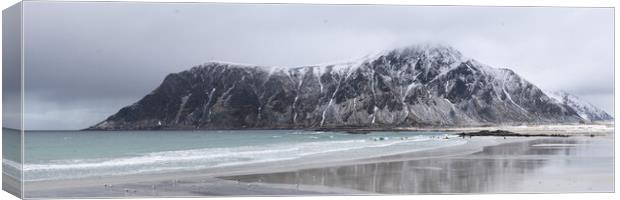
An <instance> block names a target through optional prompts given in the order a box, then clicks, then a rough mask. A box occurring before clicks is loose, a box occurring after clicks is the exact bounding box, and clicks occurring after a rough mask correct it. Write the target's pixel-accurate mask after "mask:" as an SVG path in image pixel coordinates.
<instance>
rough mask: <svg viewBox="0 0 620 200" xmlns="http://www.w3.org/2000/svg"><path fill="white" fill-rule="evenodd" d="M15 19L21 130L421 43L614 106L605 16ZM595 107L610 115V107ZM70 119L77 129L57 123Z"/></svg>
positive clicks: (122, 11)
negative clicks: (18, 24)
mask: <svg viewBox="0 0 620 200" xmlns="http://www.w3.org/2000/svg"><path fill="white" fill-rule="evenodd" d="M24 12H25V13H24V14H25V15H24V16H25V24H26V25H25V27H24V28H25V45H26V52H25V56H26V57H25V66H26V84H25V85H26V89H27V91H26V98H27V102H26V113H27V115H26V116H33V117H32V119H29V118H26V121H28V120H30V121H32V123H30V124H29V126H28V127H27V128H30V129H76V128H85V127H87V126H89V125H92V124H94V123H97V122H98V121H100V120H103V119H104V118H105V117H107V115H109V114H111V113H114V112H116V111H117V110H118V109H120V107H122V106H123V105H128V104H131V103H133V102H134V101H136V100H138V99H139V98H140V97H142V96H143V95H145V94H147V93H148V92H150V91H151V90H153V89H154V88H155V87H157V85H158V84H159V83H160V82H161V80H162V79H163V77H165V75H166V74H168V73H172V72H178V71H182V70H185V69H188V68H190V67H192V66H194V65H198V64H201V63H204V62H208V61H211V60H220V61H230V62H238V63H251V64H258V65H269V66H271V65H275V66H299V65H308V64H316V63H327V62H330V61H342V60H346V59H353V58H357V57H361V56H364V55H366V54H369V53H373V52H376V51H378V50H383V49H387V48H393V47H396V46H401V45H407V44H411V43H418V42H427V41H431V42H439V43H444V44H448V45H452V46H454V47H455V48H456V49H459V50H460V51H462V53H463V54H464V55H465V56H468V57H471V58H474V59H477V60H479V61H481V62H483V63H486V64H489V65H491V66H495V67H507V68H511V69H513V70H514V71H516V72H517V73H519V74H521V75H522V76H523V77H525V78H526V79H528V80H530V81H531V82H533V83H535V84H537V85H539V86H540V87H543V88H545V89H550V90H566V91H570V92H573V93H575V94H576V95H578V96H588V95H589V96H596V95H599V96H600V95H607V97H609V96H610V95H611V96H612V97H613V78H614V77H613V61H614V60H613V59H614V57H613V9H611V8H559V7H554V8H551V7H472V6H380V5H376V6H345V5H282V4H265V5H257V4H252V5H250V4H195V3H178V4H174V3H122V2H120V3H119V2H117V3H110V2H100V3H92V2H91V3H80V2H26V3H25V10H24ZM29 97H31V98H29ZM592 103H595V104H596V105H597V106H599V107H601V108H604V109H606V110H607V111H608V112H610V113H612V114H613V99H610V98H606V99H593V101H592ZM40 105H50V106H40ZM29 107H30V109H29ZM40 113H46V114H45V115H41V114H40ZM35 116H36V117H35ZM69 116H71V117H75V118H79V116H84V117H82V119H85V120H79V121H76V122H75V123H73V122H72V123H67V122H61V121H62V120H67V117H69ZM86 116H87V117H86ZM35 118H36V120H34V119H35ZM86 119H87V120H86Z"/></svg>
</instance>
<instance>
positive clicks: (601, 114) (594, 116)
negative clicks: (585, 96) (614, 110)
mask: <svg viewBox="0 0 620 200" xmlns="http://www.w3.org/2000/svg"><path fill="white" fill-rule="evenodd" d="M546 94H547V95H548V96H549V97H551V98H553V99H555V100H556V101H558V102H559V103H561V104H564V105H566V106H568V107H571V108H573V110H575V111H576V112H577V114H578V115H579V116H580V117H581V118H582V119H584V120H585V121H589V122H593V121H612V120H613V119H614V118H613V117H611V116H610V115H609V114H607V113H606V112H605V111H603V110H601V109H599V108H597V107H596V106H594V105H592V104H590V103H588V102H586V101H584V100H582V99H580V98H579V97H577V96H575V95H572V94H569V93H567V92H565V91H556V92H546Z"/></svg>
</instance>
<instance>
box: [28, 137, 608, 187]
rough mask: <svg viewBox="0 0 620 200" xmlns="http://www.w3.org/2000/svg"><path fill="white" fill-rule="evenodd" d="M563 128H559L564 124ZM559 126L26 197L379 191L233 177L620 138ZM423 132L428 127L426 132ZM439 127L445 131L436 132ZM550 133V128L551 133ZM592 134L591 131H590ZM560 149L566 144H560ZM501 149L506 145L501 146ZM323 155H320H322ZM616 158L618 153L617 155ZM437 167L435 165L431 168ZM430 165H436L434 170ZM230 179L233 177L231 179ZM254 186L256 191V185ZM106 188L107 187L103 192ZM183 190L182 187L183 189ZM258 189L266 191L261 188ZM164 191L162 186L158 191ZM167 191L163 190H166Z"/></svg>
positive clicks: (108, 181) (92, 181)
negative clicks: (529, 144)
mask: <svg viewBox="0 0 620 200" xmlns="http://www.w3.org/2000/svg"><path fill="white" fill-rule="evenodd" d="M558 127H559V128H558ZM558 127H510V128H511V129H515V130H520V131H522V132H526V133H533V134H537V133H538V134H539V133H540V131H541V129H545V131H548V132H562V133H568V134H570V135H571V136H574V137H569V138H549V137H507V139H503V138H502V137H495V136H486V137H474V138H470V139H468V140H467V141H468V142H466V143H465V144H459V145H454V146H447V147H438V148H433V149H422V150H417V151H412V152H399V153H394V154H390V155H371V156H368V157H365V158H361V159H352V160H339V159H332V160H324V159H317V160H312V159H306V160H304V161H303V162H301V163H298V162H296V161H300V160H284V161H272V162H265V163H254V164H247V165H242V166H227V167H216V168H210V169H198V170H185V171H176V172H160V173H148V174H131V175H115V176H105V177H87V178H80V179H66V180H49V181H26V182H25V184H24V190H25V194H26V195H27V196H26V197H27V198H29V197H31V198H36V197H65V196H67V197H102V196H127V195H128V194H127V192H122V191H124V189H127V188H134V189H133V190H135V192H134V193H133V194H131V192H132V191H129V193H130V194H129V195H136V196H174V197H181V196H203V195H228V196H230V195H232V196H244V195H252V196H256V195H259V196H260V194H264V195H268V196H279V195H300V194H308V195H329V194H331V195H333V194H375V193H374V192H368V191H364V190H356V189H351V188H341V187H326V186H317V185H302V187H303V190H300V189H299V188H298V187H299V186H296V185H295V184H293V185H291V184H282V183H265V182H244V181H240V180H235V178H232V180H230V177H243V176H251V175H256V174H279V173H285V172H291V171H303V170H307V169H317V168H321V169H327V168H337V167H339V166H351V165H355V166H358V165H369V164H379V163H388V162H404V161H407V162H413V161H421V160H442V159H450V158H455V157H468V156H471V155H475V154H476V153H480V152H483V151H485V149H487V148H499V147H500V146H502V145H505V144H526V143H527V142H531V141H536V140H546V139H570V140H583V139H586V140H611V141H613V140H614V135H613V126H611V128H610V126H608V125H604V126H598V127H597V129H592V128H587V127H586V128H583V126H574V127H571V128H570V129H567V128H566V126H564V125H563V126H558ZM493 128H495V127H492V128H489V127H476V128H469V129H466V130H475V129H484V130H494V129H493ZM463 130H464V129H462V128H460V129H453V131H450V132H448V133H449V134H454V135H456V134H457V133H458V131H463ZM402 131H413V130H402ZM420 131H422V130H420ZM433 131H439V130H433ZM593 132H595V133H596V134H597V136H603V137H595V138H591V137H584V136H587V135H589V134H591V133H593ZM545 133H547V132H545ZM586 133H587V134H586ZM560 147H562V146H561V145H560ZM500 149H501V148H500ZM317 158H320V157H317ZM612 159H613V157H612ZM431 168H432V167H431ZM429 169H430V168H429ZM226 177H228V178H229V180H226ZM176 184H180V185H186V186H188V187H189V186H191V187H189V188H184V189H185V190H187V191H183V188H181V187H178V188H177V187H176V186H175V185H176ZM108 185H113V186H114V188H112V187H110V188H108ZM151 186H152V187H153V188H156V187H157V188H160V187H161V189H162V190H168V191H167V192H164V193H153V191H155V189H153V190H151V189H150V188H151ZM202 187H206V188H211V189H214V188H220V190H219V191H213V190H211V189H210V190H209V191H208V192H204V191H203V192H198V193H193V192H191V191H193V190H194V189H195V188H202ZM250 188H251V189H250ZM102 189H104V190H102ZM179 190H180V191H179ZM258 190H260V191H262V192H257V191H258ZM158 191H159V189H158ZM162 192H163V191H162Z"/></svg>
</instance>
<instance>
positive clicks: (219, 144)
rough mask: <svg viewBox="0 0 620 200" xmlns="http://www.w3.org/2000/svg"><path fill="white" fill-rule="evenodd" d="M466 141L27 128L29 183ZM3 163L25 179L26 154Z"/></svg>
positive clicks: (432, 135)
mask: <svg viewBox="0 0 620 200" xmlns="http://www.w3.org/2000/svg"><path fill="white" fill-rule="evenodd" d="M5 134H14V133H5ZM445 137H449V138H451V139H450V140H446V139H444V138H445ZM13 141H15V140H13ZM466 142H467V140H465V139H460V138H458V137H457V136H456V135H451V134H447V133H445V132H371V133H368V134H347V133H343V132H321V131H300V130H221V131H218V130H208V131H26V132H25V141H24V149H25V154H24V161H25V163H24V165H23V170H24V179H25V180H26V181H41V180H61V179H76V178H86V177H104V176H114V175H129V174H146V173H165V172H176V171H183V170H208V169H209V168H215V167H226V166H237V165H247V164H255V163H265V162H273V161H287V160H290V161H293V162H295V161H296V160H299V161H302V160H307V159H312V160H317V159H319V160H320V159H326V160H329V159H331V160H334V159H336V160H337V159H362V158H368V157H375V156H382V155H390V154H397V153H404V152H411V151H417V150H424V149H433V148H440V147H446V146H453V145H460V144H464V143H466ZM4 145H5V146H6V145H7V144H6V143H5V144H4ZM7 154H10V153H7ZM3 166H4V167H5V172H7V173H8V175H11V176H14V177H18V176H19V170H17V169H18V168H19V167H20V164H19V157H15V156H14V157H11V156H5V157H4V158H3Z"/></svg>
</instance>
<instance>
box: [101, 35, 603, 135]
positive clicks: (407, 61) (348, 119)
mask: <svg viewBox="0 0 620 200" xmlns="http://www.w3.org/2000/svg"><path fill="white" fill-rule="evenodd" d="M571 102H573V101H571V100H570V98H564V99H563V100H561V101H559V100H557V99H556V98H552V97H550V96H548V95H547V94H546V93H545V92H543V91H542V90H541V89H539V88H538V87H536V86H535V85H533V84H531V83H529V82H528V81H526V80H524V79H523V78H521V77H519V75H517V74H516V73H514V72H513V71H511V70H509V69H498V68H492V67H489V66H486V65H484V64H481V63H479V62H477V61H475V60H472V59H466V58H464V57H463V56H462V55H461V53H460V52H458V51H457V50H455V49H453V48H451V47H447V46H440V45H418V46H409V47H406V48H399V49H395V50H391V51H387V52H384V53H382V54H379V55H376V56H373V57H368V58H365V59H362V60H360V61H357V62H351V63H343V64H335V65H326V66H304V67H297V68H278V67H261V66H246V65H236V64H226V63H207V64H204V65H201V66H196V67H193V68H191V69H190V70H187V71H183V72H179V73H173V74H169V75H168V76H167V77H166V78H165V79H164V80H163V83H162V84H161V85H160V86H159V87H158V88H157V89H155V90H154V91H153V92H151V93H150V94H148V95H146V96H145V97H144V98H142V99H141V100H139V101H138V102H136V103H135V104H133V105H130V106H127V107H124V108H122V109H121V110H120V111H118V113H116V114H114V115H112V116H110V117H108V118H107V119H106V120H104V121H103V122H101V123H99V124H96V125H94V126H92V127H90V129H99V130H134V129H235V128H320V127H323V128H342V127H345V128H355V127H365V128H387V127H411V126H470V125H487V124H545V123H564V122H590V121H592V120H599V119H607V118H610V117H609V115H607V114H606V113H604V112H602V111H600V110H598V109H580V108H581V107H579V105H577V106H576V104H574V103H571ZM588 108H590V107H588ZM584 112H585V113H586V114H583V113H584ZM591 112H593V114H590V113H591ZM601 112H602V114H601Z"/></svg>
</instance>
